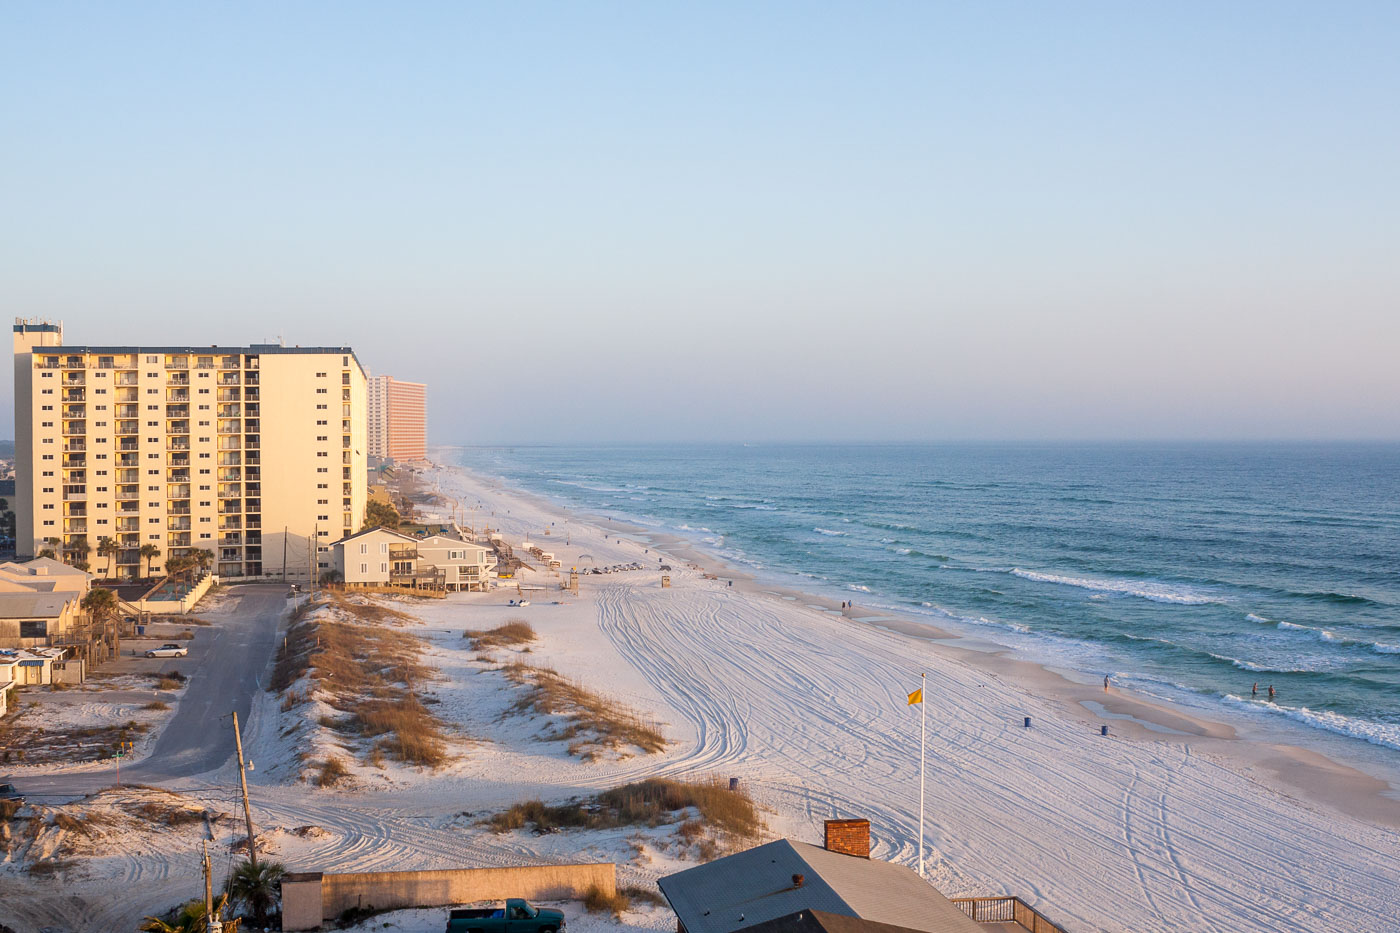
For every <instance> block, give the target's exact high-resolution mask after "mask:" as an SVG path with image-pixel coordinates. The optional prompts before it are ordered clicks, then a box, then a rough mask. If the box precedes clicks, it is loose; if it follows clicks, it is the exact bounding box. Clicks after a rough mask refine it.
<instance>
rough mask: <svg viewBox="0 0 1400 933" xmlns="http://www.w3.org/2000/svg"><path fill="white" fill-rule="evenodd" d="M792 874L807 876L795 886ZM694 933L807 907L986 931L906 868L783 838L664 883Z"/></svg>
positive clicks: (921, 926)
mask: <svg viewBox="0 0 1400 933" xmlns="http://www.w3.org/2000/svg"><path fill="white" fill-rule="evenodd" d="M793 875H802V876H804V880H803V884H802V887H800V888H798V887H794V886H793V883H792V876H793ZM659 884H660V886H661V891H662V893H663V894H665V895H666V900H668V901H669V902H670V904H671V908H672V909H673V910H674V911H675V912H676V917H677V918H678V919H679V920H680V921H681V923H683V924H685V928H686V931H687V933H731V931H733V930H738V929H742V928H744V927H750V926H754V925H755V924H758V923H762V922H764V921H767V920H776V919H777V918H779V917H785V916H787V915H788V914H791V913H795V912H797V911H800V910H823V911H826V912H828V913H833V914H841V915H844V916H847V917H860V918H862V919H865V920H874V921H876V922H879V923H889V924H894V925H895V926H901V927H908V928H909V929H911V930H920V931H923V933H980V931H981V927H980V926H979V925H978V924H976V923H974V922H973V921H972V920H970V919H969V918H968V917H967V915H966V914H964V913H963V912H962V911H961V910H959V909H958V907H957V905H955V904H953V902H952V901H949V900H948V899H947V898H946V897H944V896H943V895H942V894H940V893H939V892H938V890H937V889H936V888H934V887H933V886H932V885H930V884H929V883H928V882H926V881H924V880H923V879H922V878H920V877H919V876H918V875H917V874H916V873H915V872H913V871H911V870H910V869H908V868H905V867H904V866H902V865H894V864H892V863H890V862H881V861H877V860H874V859H863V858H856V857H854V856H850V855H841V854H839V853H835V852H828V851H827V850H825V849H823V848H820V847H819V846H813V845H808V844H806V843H803V842H791V841H789V840H787V839H780V840H778V841H777V842H770V843H768V844H767V845H761V846H758V847H756V848H753V849H749V850H748V851H746V852H738V853H735V854H734V855H730V856H727V857H725V858H722V859H716V860H715V861H713V862H710V863H709V864H708V865H701V866H698V867H696V868H690V869H687V870H685V871H682V872H677V873H676V874H674V875H668V876H666V877H665V878H662V879H661V880H660V882H659Z"/></svg>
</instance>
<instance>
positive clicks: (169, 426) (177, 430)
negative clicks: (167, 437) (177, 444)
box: [165, 421, 190, 434]
mask: <svg viewBox="0 0 1400 933" xmlns="http://www.w3.org/2000/svg"><path fill="white" fill-rule="evenodd" d="M165 430H166V432H167V433H169V434H188V433H190V423H189V422H188V421H167V422H166V428H165Z"/></svg>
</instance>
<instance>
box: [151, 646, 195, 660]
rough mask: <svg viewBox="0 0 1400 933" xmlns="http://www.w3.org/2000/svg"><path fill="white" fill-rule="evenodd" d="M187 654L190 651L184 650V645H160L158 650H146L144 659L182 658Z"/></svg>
mask: <svg viewBox="0 0 1400 933" xmlns="http://www.w3.org/2000/svg"><path fill="white" fill-rule="evenodd" d="M189 653H190V649H188V648H186V647H185V646H184V645H176V644H169V645H161V646H160V647H159V648H147V649H146V657H148V658H183V657H184V656H185V655H187V654H189Z"/></svg>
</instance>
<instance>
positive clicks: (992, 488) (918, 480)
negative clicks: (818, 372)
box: [452, 444, 1400, 750]
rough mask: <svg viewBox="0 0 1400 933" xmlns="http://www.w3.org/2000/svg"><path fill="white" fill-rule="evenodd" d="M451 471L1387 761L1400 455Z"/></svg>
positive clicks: (1233, 449) (707, 454)
mask: <svg viewBox="0 0 1400 933" xmlns="http://www.w3.org/2000/svg"><path fill="white" fill-rule="evenodd" d="M452 459H455V460H456V461H457V462H459V463H460V464H461V465H463V466H465V467H467V468H469V469H472V470H475V471H477V472H479V473H483V474H486V475H489V476H496V477H500V478H502V479H504V480H506V481H507V482H509V483H511V484H512V485H516V486H518V487H520V488H523V489H526V490H529V491H532V492H535V493H540V494H544V495H546V496H548V497H551V498H553V499H555V500H557V501H559V502H561V503H563V504H565V505H567V506H569V507H571V508H575V509H580V510H584V511H588V512H593V513H597V514H601V515H606V516H610V517H614V518H617V519H622V520H629V521H632V522H635V523H637V524H639V525H643V526H646V527H650V528H655V529H657V530H659V531H663V530H664V531H668V532H674V533H676V534H680V535H684V536H687V537H688V538H690V539H691V540H692V541H694V542H695V543H696V544H697V545H700V546H702V547H705V548H708V549H709V550H711V551H713V552H715V553H718V554H720V555H722V556H724V557H726V558H728V559H730V560H732V561H734V562H735V563H737V564H742V565H744V566H746V567H747V568H748V569H750V570H752V571H754V572H755V573H756V574H757V575H758V576H759V577H760V578H763V579H767V580H769V581H771V582H772V583H774V584H781V585H788V586H793V587H798V588H801V589H804V590H807V591H809V592H813V593H820V594H823V595H827V596H830V597H832V598H838V599H854V600H855V601H856V602H857V604H858V605H859V606H862V607H870V608H872V609H894V610H898V611H900V612H901V613H906V614H909V615H912V616H914V617H916V618H917V617H923V618H927V619H928V620H929V622H930V623H932V624H935V625H938V626H940V627H942V628H945V629H949V630H952V631H956V632H959V633H961V634H967V635H980V636H982V637H984V638H988V639H991V640H993V641H996V642H998V643H1001V644H1005V645H1008V646H1010V647H1012V648H1015V649H1017V650H1018V651H1021V652H1022V653H1023V654H1025V655H1026V656H1029V657H1033V658H1036V659H1039V660H1043V661H1046V662H1048V663H1051V664H1053V665H1055V666H1058V667H1063V668H1069V669H1072V670H1075V671H1082V672H1085V673H1086V675H1087V674H1092V675H1093V676H1095V677H1101V676H1103V674H1105V673H1110V674H1112V675H1113V677H1114V678H1115V680H1116V681H1117V682H1118V683H1120V684H1123V685H1124V686H1130V687H1132V688H1134V689H1137V690H1140V691H1143V692H1145V693H1148V694H1154V695H1159V696H1163V697H1165V698H1168V699H1172V700H1176V701H1184V702H1187V703H1188V704H1191V705H1195V706H1197V707H1205V708H1207V709H1210V708H1214V707H1227V708H1230V709H1232V710H1234V711H1236V712H1239V713H1241V714H1244V715H1249V716H1253V717H1256V718H1259V719H1260V720H1261V721H1270V720H1271V718H1273V717H1282V718H1283V719H1287V720H1289V721H1291V722H1292V723H1295V724H1301V725H1302V726H1307V727H1312V728H1314V729H1317V730H1321V731H1323V732H1326V733H1330V734H1333V735H1336V736H1345V737H1348V738H1350V739H1353V740H1357V741H1364V742H1368V743H1371V744H1372V745H1373V746H1376V747H1379V748H1383V749H1393V750H1400V446H1396V445H1379V444H1376V445H1362V444H1306V445H1304V444H1298V445H1262V444H1259V445H1225V444H1196V445H1165V444H1153V445H1148V444H1143V445H1106V444H1105V445H1075V446H1068V445H1066V446H1052V445H991V444H963V445H890V446H880V445H832V446H826V445H776V446H764V445H755V446H739V445H699V446H641V447H511V448H485V447H468V448H462V449H454V450H453V451H452ZM1255 683H1258V685H1259V698H1257V699H1256V698H1254V697H1253V696H1252V695H1251V688H1252V686H1253V685H1254V684H1255ZM1270 685H1272V686H1273V687H1275V689H1276V690H1277V691H1278V695H1277V697H1276V699H1275V702H1273V703H1272V704H1271V703H1269V702H1268V701H1267V699H1266V695H1267V688H1268V686H1270Z"/></svg>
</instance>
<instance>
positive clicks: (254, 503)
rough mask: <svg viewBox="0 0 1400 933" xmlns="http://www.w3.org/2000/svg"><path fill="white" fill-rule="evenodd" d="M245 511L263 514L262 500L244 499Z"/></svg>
mask: <svg viewBox="0 0 1400 933" xmlns="http://www.w3.org/2000/svg"><path fill="white" fill-rule="evenodd" d="M243 511H245V512H261V511H262V500H261V499H244V500H243Z"/></svg>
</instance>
